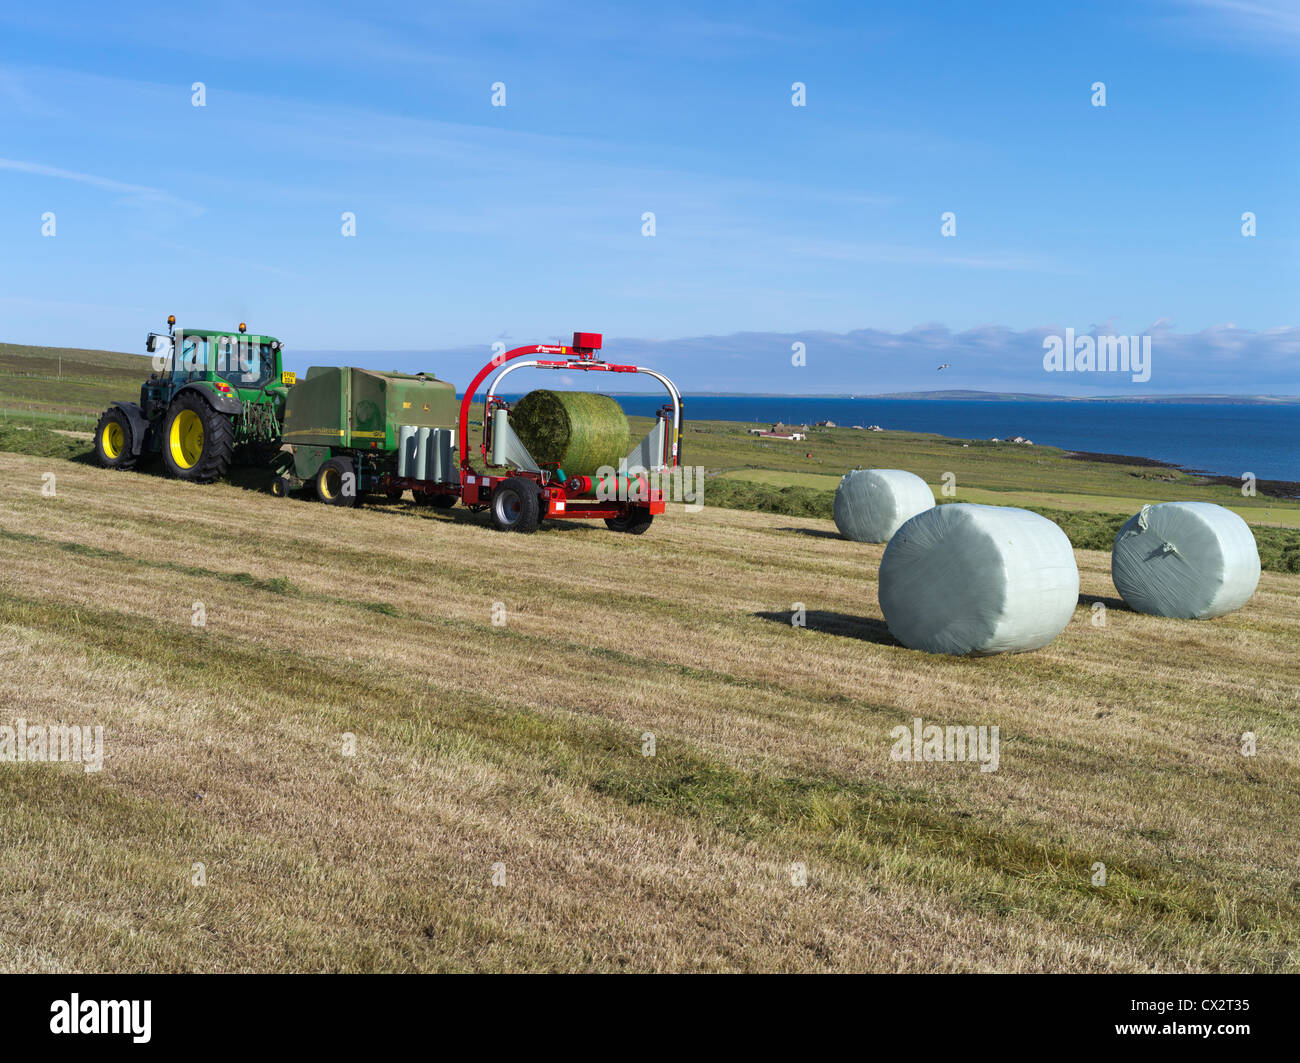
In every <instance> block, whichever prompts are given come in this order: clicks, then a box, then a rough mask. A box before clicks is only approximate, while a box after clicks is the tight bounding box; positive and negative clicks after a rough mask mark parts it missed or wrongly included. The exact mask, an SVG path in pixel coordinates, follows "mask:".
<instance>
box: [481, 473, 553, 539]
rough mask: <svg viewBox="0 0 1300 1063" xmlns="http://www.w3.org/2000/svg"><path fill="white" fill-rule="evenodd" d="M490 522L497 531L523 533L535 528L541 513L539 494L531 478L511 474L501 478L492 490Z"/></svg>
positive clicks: (533, 530)
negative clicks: (506, 477) (504, 478)
mask: <svg viewBox="0 0 1300 1063" xmlns="http://www.w3.org/2000/svg"><path fill="white" fill-rule="evenodd" d="M489 508H490V509H491V511H492V524H493V525H494V526H495V527H496V529H497V531H514V532H522V533H524V534H525V535H526V534H528V533H529V532H535V531H536V530H537V524H538V521H539V519H540V515H541V495H540V494H539V492H538V490H537V485H536V484H535V483H533V481H532V480H528V479H525V478H524V477H522V476H511V477H510V478H509V479H508V480H502V481H501V482H500V483H499V484H497V486H496V490H495V491H493V492H492V504H491V506H490V507H489Z"/></svg>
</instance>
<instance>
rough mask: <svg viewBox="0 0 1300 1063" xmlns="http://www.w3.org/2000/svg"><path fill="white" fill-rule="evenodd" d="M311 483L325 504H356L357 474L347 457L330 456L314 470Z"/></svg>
mask: <svg viewBox="0 0 1300 1063" xmlns="http://www.w3.org/2000/svg"><path fill="white" fill-rule="evenodd" d="M312 483H313V484H314V485H315V487H316V497H317V498H318V499H320V500H321V501H322V502H324V503H325V504H326V505H327V506H355V505H356V504H357V474H356V471H355V470H354V469H353V467H352V462H351V461H349V460H348V459H347V458H330V460H329V461H327V462H326V463H325V464H324V465H322V466H321V467H320V468H319V469H317V470H316V476H315V478H314V479H313V480H312Z"/></svg>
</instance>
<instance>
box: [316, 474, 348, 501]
mask: <svg viewBox="0 0 1300 1063" xmlns="http://www.w3.org/2000/svg"><path fill="white" fill-rule="evenodd" d="M342 488H343V476H342V474H341V473H340V472H339V471H338V469H336V468H334V467H333V466H331V467H330V468H328V469H325V470H323V471H322V472H321V474H320V493H321V497H322V498H326V499H329V500H330V501H331V502H332V501H333V500H334V499H336V498H338V496H339V491H341V490H342Z"/></svg>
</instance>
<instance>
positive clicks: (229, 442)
mask: <svg viewBox="0 0 1300 1063" xmlns="http://www.w3.org/2000/svg"><path fill="white" fill-rule="evenodd" d="M162 456H163V465H165V466H166V467H167V471H168V472H169V473H171V474H172V475H173V476H175V477H176V478H177V479H178V480H190V481H191V482H193V483H200V484H206V483H211V482H212V481H213V480H219V479H221V477H223V476H225V475H226V473H228V472H229V471H230V464H231V462H232V461H233V459H234V456H235V428H234V425H232V424H231V422H230V418H229V417H227V416H226V415H225V414H223V413H217V411H216V410H214V409H213V408H212V407H211V406H209V405H208V404H207V403H206V402H204V401H203V399H202V398H201V397H200V396H199V395H197V394H195V393H193V392H190V393H187V394H182V395H180V396H178V397H177V398H175V399H173V400H172V404H171V405H170V406H168V407H167V416H166V417H164V418H163V433H162Z"/></svg>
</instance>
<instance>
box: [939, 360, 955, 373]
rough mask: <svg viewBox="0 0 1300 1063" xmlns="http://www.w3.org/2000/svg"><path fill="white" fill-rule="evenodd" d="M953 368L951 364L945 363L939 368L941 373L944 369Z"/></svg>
mask: <svg viewBox="0 0 1300 1063" xmlns="http://www.w3.org/2000/svg"><path fill="white" fill-rule="evenodd" d="M951 368H952V363H951V362H944V363H943V365H941V366H939V369H940V371H942V370H944V369H951Z"/></svg>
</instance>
